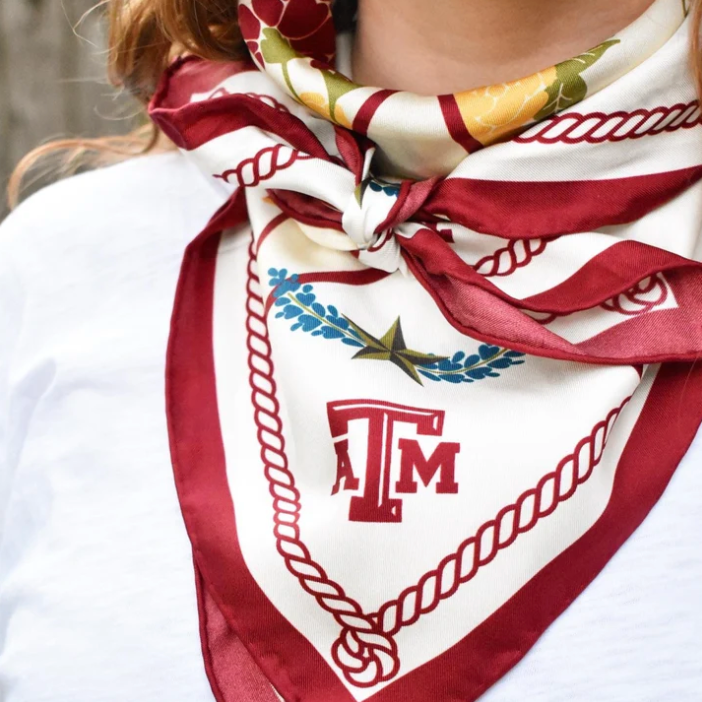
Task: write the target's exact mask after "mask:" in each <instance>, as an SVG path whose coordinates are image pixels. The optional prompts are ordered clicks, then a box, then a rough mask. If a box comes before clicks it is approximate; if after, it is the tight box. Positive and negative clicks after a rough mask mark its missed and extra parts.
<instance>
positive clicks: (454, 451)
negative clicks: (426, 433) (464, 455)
mask: <svg viewBox="0 0 702 702" xmlns="http://www.w3.org/2000/svg"><path fill="white" fill-rule="evenodd" d="M398 447H399V449H400V452H401V455H402V459H401V462H400V479H399V480H398V481H397V482H396V483H395V489H396V490H397V492H399V493H415V492H417V481H416V480H415V479H414V474H415V471H416V473H417V475H418V476H419V478H420V480H421V481H422V483H424V487H429V483H430V482H431V481H432V480H433V478H434V476H436V474H437V473H438V474H439V480H438V481H437V483H436V492H437V493H439V494H444V495H446V494H451V495H453V494H456V493H457V492H458V483H457V482H456V456H457V455H458V453H459V452H460V450H461V445H460V444H457V443H442V444H439V445H438V446H437V447H436V450H435V451H434V453H432V455H431V456H430V457H429V458H426V457H425V455H424V453H423V452H422V449H421V447H420V445H419V442H417V441H415V440H414V439H400V441H399V442H398Z"/></svg>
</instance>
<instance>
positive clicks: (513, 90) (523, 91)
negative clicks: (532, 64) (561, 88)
mask: <svg viewBox="0 0 702 702" xmlns="http://www.w3.org/2000/svg"><path fill="white" fill-rule="evenodd" d="M556 77H557V75H556V68H555V67H554V68H549V69H548V70H546V71H540V72H539V73H537V74H536V75H533V76H531V77H529V78H525V79H523V80H517V81H514V82H512V83H503V84H501V85H493V86H490V87H488V88H477V89H476V90H468V91H465V92H463V93H457V94H456V102H457V103H458V109H459V111H460V113H461V116H462V117H463V121H464V122H465V125H466V127H467V128H468V131H469V132H470V134H471V136H473V138H475V139H477V140H478V141H479V142H480V143H481V144H482V145H483V146H488V145H490V144H494V143H495V142H496V141H499V140H500V139H503V138H505V137H508V136H511V135H512V134H514V133H515V132H517V131H519V129H521V127H523V126H524V125H525V124H528V123H529V122H531V121H532V120H533V119H534V117H535V116H536V115H537V114H538V113H539V112H540V111H541V110H542V109H543V108H544V107H545V105H546V103H547V102H548V99H549V96H548V93H547V88H549V87H550V86H551V85H552V84H553V83H554V81H555V80H556Z"/></svg>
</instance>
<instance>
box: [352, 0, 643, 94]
mask: <svg viewBox="0 0 702 702" xmlns="http://www.w3.org/2000/svg"><path fill="white" fill-rule="evenodd" d="M652 2H653V0H567V1H566V0H435V1H434V2H430V1H429V0H399V1H398V2H388V1H387V0H360V1H359V10H358V24H357V28H356V36H355V39H354V52H353V77H354V81H356V82H357V83H361V84H363V85H376V86H380V87H383V88H391V89H394V90H408V91H411V92H414V93H419V94H421V95H437V94H443V93H455V92H458V91H460V90H469V89H471V88H476V87H479V86H482V85H492V84H494V83H502V82H505V81H509V80H515V79H517V78H521V77H524V76H527V75H530V74H532V73H535V72H536V71H538V70H541V69H543V68H547V67H549V66H553V65H554V64H556V63H558V62H559V61H563V60H566V59H568V58H571V57H572V56H576V55H577V54H579V53H582V52H583V51H587V50H588V49H590V48H592V47H593V46H596V45H597V44H599V43H600V42H602V41H605V40H606V39H608V38H609V37H611V36H612V35H613V34H616V32H618V31H619V30H620V29H623V28H624V27H626V26H627V25H628V24H630V23H631V22H632V21H634V20H635V19H636V18H637V17H638V16H639V15H641V14H642V13H643V12H644V11H645V10H646V9H647V8H648V7H649V6H650V5H651V4H652Z"/></svg>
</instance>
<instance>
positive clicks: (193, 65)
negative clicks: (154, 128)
mask: <svg viewBox="0 0 702 702" xmlns="http://www.w3.org/2000/svg"><path fill="white" fill-rule="evenodd" d="M255 70H257V69H256V66H255V65H254V64H253V62H251V61H227V62H222V63H214V62H212V61H203V60H202V59H200V58H198V57H196V56H187V57H185V58H182V59H178V60H176V61H174V62H173V63H172V64H171V66H170V67H169V68H168V70H167V71H166V72H165V73H164V74H163V76H162V78H161V83H160V84H159V87H158V89H157V90H156V93H155V95H154V97H153V100H152V104H154V105H156V104H159V105H160V106H162V107H170V108H173V107H178V106H181V105H186V104H188V103H189V102H190V101H191V99H192V96H193V95H194V94H195V93H206V92H208V91H210V90H214V89H215V88H216V87H217V86H218V85H219V84H220V83H222V82H223V81H224V80H226V79H227V78H231V77H232V76H235V75H237V74H239V73H247V72H249V71H255ZM174 78H176V80H174Z"/></svg>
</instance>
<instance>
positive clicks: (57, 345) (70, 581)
mask: <svg viewBox="0 0 702 702" xmlns="http://www.w3.org/2000/svg"><path fill="white" fill-rule="evenodd" d="M217 206H218V199H217V198H216V197H215V196H214V194H213V193H211V192H210V186H209V184H208V183H207V182H206V181H205V179H204V178H203V177H202V176H201V175H200V174H199V172H197V171H196V170H195V169H194V167H193V166H191V165H189V164H188V163H187V162H186V161H185V160H184V159H183V157H181V156H180V155H178V154H169V155H161V156H151V157H145V158H140V159H136V160H133V161H130V162H128V163H125V164H122V165H119V166H114V167H111V168H107V169H104V170H101V171H97V172H94V173H89V174H86V175H81V176H78V177H75V178H72V179H70V180H68V181H65V182H63V183H59V184H57V185H54V186H52V187H50V188H47V189H45V190H43V191H41V192H40V193H39V194H38V195H36V196H34V197H32V198H31V199H30V200H29V201H27V202H26V203H25V204H24V205H22V206H21V207H20V208H19V209H18V210H17V211H16V212H15V213H14V214H13V215H12V216H11V217H10V218H9V219H8V220H7V221H6V222H5V223H4V224H3V225H2V227H1V228H0V700H3V702H44V701H47V700H50V701H51V702H118V701H120V702H121V701H122V700H124V701H129V702H153V701H154V700H168V702H212V701H213V700H214V697H213V695H212V692H211V691H210V687H209V683H208V681H207V678H206V676H205V672H204V666H203V662H202V654H201V651H200V642H199V631H198V617H197V606H196V599H195V587H194V577H193V566H192V555H191V550H190V544H189V542H188V539H187V536H186V533H185V529H184V526H183V522H182V518H181V515H180V508H179V505H178V500H177V496H176V492H175V488H174V483H173V477H172V469H171V464H170V455H169V450H168V436H167V429H166V419H165V412H164V359H165V349H166V343H167V339H168V331H169V323H170V313H171V308H172V302H173V294H174V290H175V285H176V281H177V277H178V272H179V266H180V262H181V258H182V254H183V250H184V248H185V246H186V244H187V243H188V242H189V241H190V240H191V239H192V238H193V237H194V236H195V235H196V234H197V233H198V232H199V231H200V230H201V229H202V228H203V227H204V225H205V224H206V222H207V220H208V218H209V216H210V215H211V214H212V213H213V211H214V210H215V209H216V208H217ZM239 252H240V253H239V255H242V256H244V255H246V246H242V247H241V248H240V249H239ZM701 505H702V439H700V438H699V437H698V439H697V441H696V442H695V444H693V446H692V448H691V449H690V451H689V453H688V455H687V457H686V458H685V459H684V461H683V462H682V464H681V465H680V467H679V468H678V470H677V472H676V474H675V476H674V478H673V481H672V482H671V484H670V486H669V488H668V490H667V491H666V493H665V494H664V496H663V498H662V499H661V500H660V502H659V503H658V505H657V506H656V507H655V508H654V510H653V512H652V513H651V515H650V516H649V517H648V518H647V519H646V521H645V522H644V523H643V524H642V526H641V527H640V528H639V529H638V531H637V532H636V533H635V534H634V535H633V536H632V537H631V539H629V541H628V542H627V543H626V544H625V545H624V547H623V548H622V549H621V550H620V551H619V552H618V553H617V555H616V556H615V557H614V558H613V559H612V561H611V562H610V563H609V564H608V566H607V567H606V568H605V570H604V571H603V572H602V573H601V574H600V575H599V576H598V578H597V579H596V580H595V582H594V583H593V584H592V585H591V586H590V587H589V588H587V590H586V591H585V592H584V593H583V594H582V595H581V596H580V597H579V598H578V599H577V600H576V601H575V602H574V603H573V605H571V607H570V608H569V609H568V610H567V611H566V612H565V613H564V614H563V615H562V616H561V617H560V618H559V619H558V620H557V621H556V622H555V623H554V624H553V625H552V626H551V627H550V628H549V629H548V630H547V631H546V633H545V634H544V636H543V637H542V638H541V639H540V640H539V641H538V643H537V644H536V645H535V646H534V648H533V649H532V650H531V651H530V652H529V653H528V654H527V655H526V657H525V658H524V659H523V661H522V662H521V663H519V664H518V665H517V666H516V667H515V668H514V669H513V670H512V671H511V672H510V673H508V674H507V675H506V676H505V677H504V678H502V680H500V681H499V682H498V683H497V684H496V685H495V686H494V687H493V688H491V689H490V690H489V691H488V692H486V693H485V695H484V696H483V697H482V698H481V702H483V701H484V702H564V701H566V700H567V701H568V702H594V701H597V702H630V701H634V700H635V701H636V702H658V701H659V700H666V701H667V700H671V701H672V700H674V701H675V702H699V700H700V699H702V637H701V635H700V632H702V546H701V545H700V544H702V506H701ZM242 702H249V701H246V700H242ZM427 702H429V701H427Z"/></svg>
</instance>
